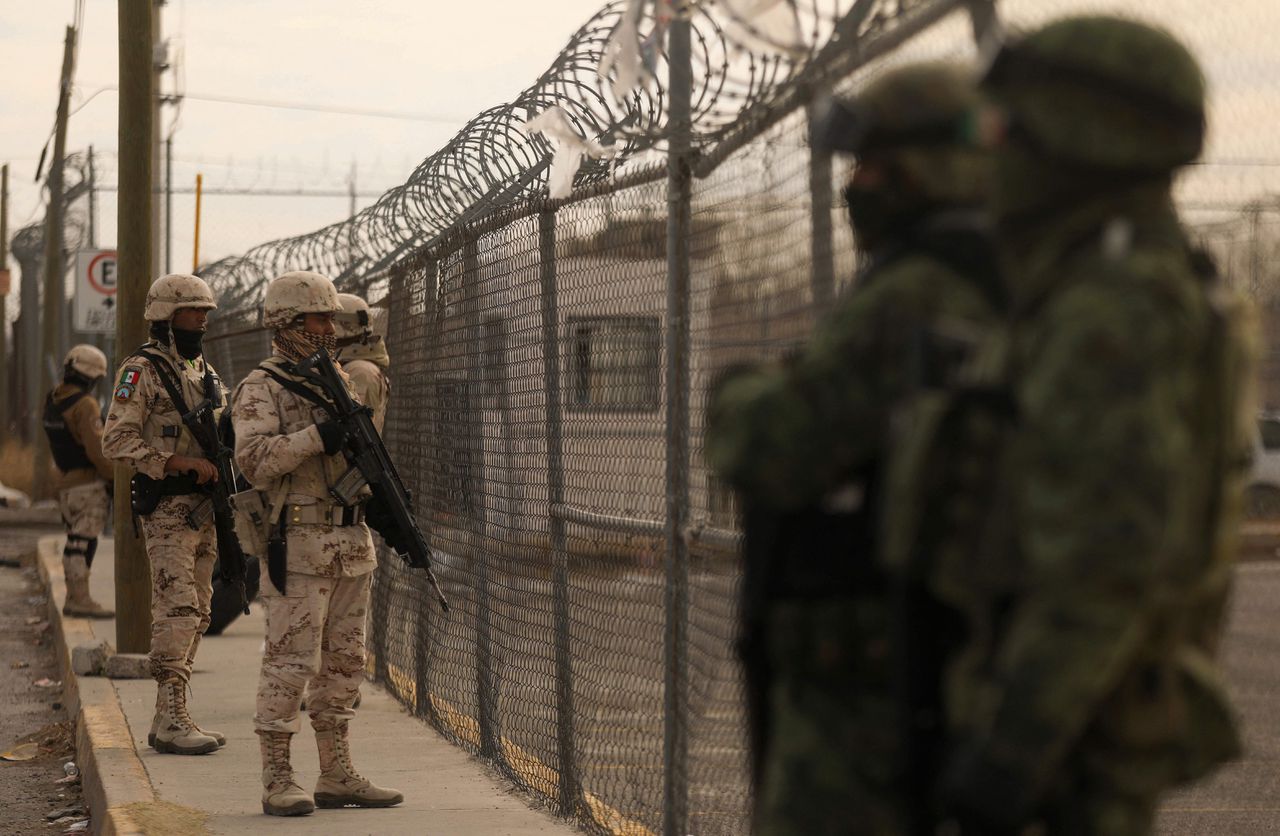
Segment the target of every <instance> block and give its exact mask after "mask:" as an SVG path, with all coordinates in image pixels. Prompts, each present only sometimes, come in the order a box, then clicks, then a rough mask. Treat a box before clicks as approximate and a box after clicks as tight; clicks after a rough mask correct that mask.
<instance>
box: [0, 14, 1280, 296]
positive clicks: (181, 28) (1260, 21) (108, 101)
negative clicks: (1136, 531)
mask: <svg viewBox="0 0 1280 836" xmlns="http://www.w3.org/2000/svg"><path fill="white" fill-rule="evenodd" d="M0 3H2V8H3V13H2V14H0V78H4V79H5V80H6V83H5V84H3V85H0V115H2V118H0V162H4V161H7V162H9V163H10V164H11V172H10V188H11V200H10V231H11V232H12V231H14V230H16V229H17V228H19V227H21V226H22V225H24V224H25V223H28V222H30V221H32V220H34V219H36V218H38V217H40V216H41V214H42V212H43V210H42V208H41V206H40V195H39V191H38V189H37V187H36V185H35V184H33V183H32V176H33V174H34V172H35V165H36V159H37V157H38V155H39V153H40V148H41V145H42V144H43V142H44V140H45V138H46V137H47V136H48V134H49V131H50V129H51V127H52V123H53V116H54V108H55V105H56V93H57V80H58V70H59V67H60V64H61V58H62V40H63V30H64V27H65V26H66V25H67V24H68V23H70V21H71V18H72V12H73V3H72V0H40V2H30V0H0ZM602 5H603V3H602V0H472V2H469V3H456V2H446V0H434V2H422V0H418V1H417V2H406V1H405V0H398V1H397V2H392V0H385V1H384V2H367V0H366V2H358V1H356V0H342V2H339V0H306V2H303V0H270V2H266V1H265V0H253V1H252V2H251V0H216V1H215V0H203V2H198V0H171V2H169V3H168V5H167V6H166V7H165V10H164V15H163V18H164V21H163V31H164V35H165V36H166V37H168V38H171V39H172V41H171V43H172V49H171V55H172V56H174V57H178V56H179V55H180V56H181V61H180V64H181V67H182V69H183V77H184V83H183V86H184V89H185V90H186V91H187V92H189V93H191V94H204V95H213V96H234V97H249V98H257V99H271V100H281V101H289V102H301V103H312V104H316V105H324V106H337V107H344V106H345V107H353V108H362V109H377V110H389V111H402V112H411V113H418V114H431V115H434V116H438V117H439V118H440V120H441V121H437V122H422V121H401V120H392V119H383V118H374V117H361V116H340V115H330V114H318V113H307V112H300V111H292V110H275V109H265V108H259V107H247V106H240V105H231V104H220V103H212V102H200V101H194V100H187V101H186V102H185V104H184V105H183V106H182V109H181V115H180V119H179V121H178V125H177V130H176V132H175V133H174V158H175V163H174V182H175V185H176V186H185V187H190V186H192V185H194V180H195V175H196V172H198V171H199V172H202V173H203V175H204V183H205V186H206V188H218V187H247V188H279V189H284V188H307V189H317V188H325V189H338V190H345V188H346V180H347V177H348V173H349V170H350V168H351V165H352V163H353V162H354V163H355V165H356V168H357V186H358V188H359V190H360V191H362V192H370V191H372V192H378V193H380V192H381V191H383V190H385V189H387V188H390V187H392V186H394V185H397V184H399V183H402V182H404V180H405V179H406V177H407V176H408V174H409V173H410V171H411V170H412V169H413V168H414V167H415V166H416V165H417V164H418V163H419V162H420V161H421V160H422V159H424V158H425V157H427V156H429V155H430V154H431V153H432V152H434V151H435V150H437V149H438V148H440V147H441V146H442V145H443V144H444V143H445V142H446V141H447V140H448V139H449V138H450V137H451V136H453V134H454V133H456V131H457V130H458V129H459V128H461V127H462V126H463V124H464V123H465V122H466V120H467V119H469V118H470V117H471V116H473V115H474V114H475V113H477V112H478V111H480V110H482V109H484V108H487V107H490V106H493V105H497V104H500V103H503V102H506V101H510V100H511V99H512V98H513V97H514V96H515V95H516V94H517V93H518V92H519V91H520V90H521V89H523V88H524V87H526V86H527V85H529V84H530V83H531V82H532V81H533V80H534V79H535V78H536V77H537V76H538V74H539V73H541V72H542V71H543V70H545V69H546V68H547V67H548V66H549V65H550V63H551V62H552V60H553V59H554V58H555V56H556V54H557V52H558V51H559V50H560V48H561V47H562V46H564V44H565V43H566V42H567V41H568V39H569V37H570V35H571V34H572V33H573V32H574V31H575V30H576V29H577V28H578V27H579V26H580V25H582V24H583V23H585V22H586V21H587V20H588V19H589V18H590V17H591V15H592V14H593V13H594V12H595V11H597V10H598V9H599V8H600V7H601V6H602ZM1001 5H1002V8H1003V11H1004V15H1005V17H1006V18H1007V19H1010V20H1012V21H1013V22H1015V23H1034V22H1038V21H1042V20H1044V19H1046V18H1048V17H1053V16H1058V15H1061V14H1066V13H1070V12H1073V11H1084V10H1098V9H1101V10H1108V11H1122V12H1128V13H1131V14H1134V15H1137V16H1140V17H1144V18H1146V19H1149V20H1153V21H1155V22H1160V23H1163V24H1164V25H1166V26H1168V27H1170V28H1172V29H1173V30H1175V31H1176V32H1177V33H1178V34H1179V35H1180V36H1181V37H1183V38H1185V39H1186V40H1187V42H1188V43H1189V44H1190V45H1191V47H1192V49H1193V50H1194V51H1195V52H1196V54H1197V55H1198V57H1199V58H1200V60H1201V61H1202V63H1203V65H1204V66H1205V69H1206V74H1207V76H1208V77H1209V80H1210V85H1211V95H1212V101H1213V111H1212V113H1213V119H1212V124H1211V130H1212V135H1211V144H1210V147H1209V149H1208V151H1207V153H1206V159H1207V160H1208V161H1210V162H1211V164H1210V165H1206V166H1202V167H1199V168H1197V169H1196V170H1194V171H1192V172H1191V174H1190V175H1189V176H1187V177H1186V178H1185V183H1184V188H1183V194H1184V196H1188V195H1189V196H1190V197H1191V198H1193V199H1196V200H1203V201H1209V202H1212V201H1223V202H1228V203H1230V202H1238V201H1243V200H1247V199H1251V198H1254V197H1257V196H1260V195H1264V194H1280V132H1278V131H1277V129H1276V126H1277V125H1278V124H1280V50H1277V48H1276V44H1277V43H1278V42H1280V0H1215V2H1205V0H1003V2H1002V4H1001ZM86 6H87V10H86V18H85V22H84V31H83V33H82V35H81V44H80V50H79V56H78V64H77V67H76V74H75V80H76V88H75V93H74V95H73V97H72V107H73V108H75V107H76V106H78V105H80V104H82V103H85V102H86V100H87V99H88V97H89V96H90V95H92V94H93V92H94V91H96V90H98V89H99V88H101V87H103V86H105V85H114V84H115V83H116V75H117V71H118V66H117V55H116V46H117V36H116V15H117V8H116V3H115V2H111V0H86ZM953 26H955V27H961V22H960V21H955V22H954V23H953ZM949 28H950V27H949ZM951 31H952V32H962V27H961V28H956V29H952V30H951ZM940 34H945V33H940ZM948 37H952V38H954V37H957V36H956V35H950V36H948ZM959 37H963V34H960V35H959ZM922 48H923V47H922ZM911 51H912V50H904V54H906V53H910V52H911ZM171 84H172V82H171V81H167V82H166V89H169V87H170V85H171ZM118 103H119V100H118V97H117V94H116V93H115V92H114V91H105V92H101V93H99V94H98V95H97V96H96V97H94V98H93V99H92V100H90V101H88V102H87V104H84V107H83V109H82V110H80V111H78V112H77V113H75V115H74V116H73V117H72V118H71V121H70V129H69V136H68V142H67V148H68V150H69V151H76V150H81V149H84V148H85V147H86V146H88V145H90V144H92V145H93V146H94V148H95V152H96V153H97V155H98V159H99V165H98V169H99V182H100V183H102V184H103V185H111V186H114V184H115V183H116V170H117V160H116V149H117V143H118V138H117V132H116V114H117V107H118ZM172 118H173V110H172V108H166V110H165V116H164V124H165V125H166V126H168V124H169V123H170V122H171V121H172ZM373 200H374V198H372V197H361V198H359V200H358V203H357V205H358V206H360V207H363V206H367V205H368V204H370V203H372V202H373ZM193 206H194V198H193V197H192V196H191V195H185V194H184V195H175V197H174V222H173V225H174V234H173V243H174V255H173V267H174V269H175V270H187V269H190V266H191V250H192V222H193V211H192V210H193ZM98 207H99V218H100V221H99V233H98V241H99V243H100V244H101V245H106V246H110V245H114V243H115V212H116V200H115V195H114V193H111V192H103V193H101V194H100V195H99V201H98ZM347 214H348V200H347V198H346V197H333V198H296V197H228V196H217V195H207V196H206V197H205V200H204V204H203V225H202V229H201V253H200V254H201V261H212V260H214V259H217V258H219V257H221V256H224V255H230V254H234V253H240V252H243V251H245V250H247V249H249V248H250V247H252V246H254V245H256V244H259V243H262V242H264V241H268V240H271V239H273V238H278V237H281V236H286V235H296V234H300V233H304V232H308V231H311V230H314V229H318V228H320V227H322V226H325V225H327V224H329V223H333V222H334V221H338V220H341V219H342V218H344V217H346V216H347ZM11 266H12V267H14V268H15V270H16V266H17V265H16V264H11ZM15 296H16V294H15ZM13 307H16V305H12V306H11V309H12V308H13Z"/></svg>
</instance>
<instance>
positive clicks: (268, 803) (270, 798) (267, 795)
mask: <svg viewBox="0 0 1280 836" xmlns="http://www.w3.org/2000/svg"><path fill="white" fill-rule="evenodd" d="M291 737H293V735H292V734H290V733H289V732H258V742H259V744H260V745H261V746H262V812H264V813H266V814H267V815H268V816H305V815H307V814H308V813H311V812H314V811H315V809H316V805H315V802H314V801H312V800H311V796H309V795H307V791H306V790H304V789H303V788H302V787H300V786H298V784H297V782H296V781H294V780H293V767H292V766H291V765H290V764H289V738H291Z"/></svg>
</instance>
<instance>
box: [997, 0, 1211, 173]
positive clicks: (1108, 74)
mask: <svg viewBox="0 0 1280 836" xmlns="http://www.w3.org/2000/svg"><path fill="white" fill-rule="evenodd" d="M982 87H983V88H984V90H985V91H986V92H988V93H989V94H990V96H991V97H992V98H993V99H994V100H995V101H996V102H997V103H998V104H999V105H1001V106H1002V107H1003V108H1004V109H1005V110H1006V111H1007V114H1008V117H1009V123H1010V124H1009V130H1010V132H1011V136H1012V135H1014V132H1016V134H1017V135H1021V136H1022V137H1023V139H1024V140H1025V141H1027V142H1029V143H1030V144H1031V145H1032V147H1033V149H1035V150H1037V151H1038V152H1040V153H1043V154H1046V155H1048V156H1051V157H1053V158H1054V159H1057V160H1060V161H1062V162H1064V163H1067V164H1074V165H1081V166H1089V167H1094V168H1104V169H1115V170H1130V171H1151V172H1159V171H1169V170H1172V169H1174V168H1176V167H1178V166H1181V165H1185V164H1187V163H1189V162H1191V161H1192V160H1194V159H1195V158H1196V157H1197V156H1199V154H1200V150H1201V147H1202V146H1203V144H1204V133H1205V81H1204V76H1203V74H1202V73H1201V72H1200V67H1199V65H1198V64H1197V63H1196V60H1195V58H1194V57H1192V55H1191V53H1190V52H1188V51H1187V49H1186V47H1184V46H1183V45H1182V44H1181V43H1179V42H1178V40H1177V39H1175V38H1174V37H1173V36H1172V35H1170V34H1169V33H1168V32H1166V31H1164V30H1163V29H1159V28H1156V27H1154V26H1149V25H1147V24H1144V23H1139V22H1137V21H1133V20H1127V19H1125V18H1121V17H1110V16H1081V17H1070V18H1065V19H1063V20H1059V21H1057V22H1054V23H1050V24H1048V25H1047V26H1045V27H1043V28H1041V29H1039V30H1036V31H1034V32H1032V33H1030V34H1028V35H1026V36H1025V37H1023V38H1021V39H1018V40H1015V41H1014V42H1012V43H1010V44H1007V45H1005V46H1004V47H1003V48H1002V49H1001V50H1000V51H999V52H998V53H997V54H996V55H995V57H994V59H993V60H992V63H991V67H990V69H989V70H988V71H987V74H986V77H985V78H984V80H983V83H982Z"/></svg>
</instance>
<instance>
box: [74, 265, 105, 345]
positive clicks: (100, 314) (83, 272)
mask: <svg viewBox="0 0 1280 836" xmlns="http://www.w3.org/2000/svg"><path fill="white" fill-rule="evenodd" d="M73 309H74V312H75V316H74V317H73V320H74V321H73V322H72V326H71V327H72V328H74V329H75V330H77V331H87V332H89V333H97V334H113V333H115V330H116V251H115V250H81V251H80V252H78V253H76V295H75V305H74V308H73Z"/></svg>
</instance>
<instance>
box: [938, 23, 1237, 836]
mask: <svg viewBox="0 0 1280 836" xmlns="http://www.w3.org/2000/svg"><path fill="white" fill-rule="evenodd" d="M984 87H985V90H986V91H987V92H988V93H989V94H990V96H991V98H992V99H993V100H994V102H995V104H996V106H997V110H998V111H999V112H1000V113H1002V115H1003V124H1004V126H1005V131H1004V139H1003V142H1002V145H1001V147H1000V151H999V154H998V155H997V169H996V171H997V178H996V183H997V185H996V190H995V201H994V208H995V213H996V217H997V222H998V226H999V236H1000V243H1001V246H1002V249H1003V255H1004V256H1005V257H1006V259H1007V264H1008V267H1009V271H1010V286H1011V288H1012V296H1013V304H1014V308H1015V311H1016V315H1017V321H1016V323H1015V326H1014V332H1013V339H1012V342H1011V344H1010V352H1011V354H1010V357H1009V359H1008V362H1007V367H1008V368H1009V369H1011V370H1012V371H1011V372H1009V377H1008V381H1009V383H1008V392H1009V396H1010V398H1011V400H1012V404H1011V406H1012V410H1011V414H1012V416H1013V417H1012V422H1011V425H1010V426H1011V429H1010V431H1009V433H1008V435H1007V437H1006V442H1005V445H1004V446H1005V448H1006V455H1004V456H1003V457H1002V460H1001V473H1000V476H999V480H998V483H997V485H998V490H997V492H996V494H995V496H994V497H993V498H992V502H993V507H992V508H990V509H989V511H990V513H989V515H988V519H987V521H986V523H987V524H986V526H985V529H984V530H983V531H969V532H963V536H961V538H960V539H961V540H962V541H963V542H969V543H981V544H982V545H983V547H984V548H983V549H982V550H981V552H980V553H979V555H978V557H979V559H980V560H981V561H982V566H981V570H980V571H973V570H972V569H968V570H966V569H964V568H963V567H957V569H956V571H955V572H954V573H953V577H952V581H953V583H952V585H951V587H950V588H951V589H952V590H953V591H954V592H956V593H957V594H958V599H957V600H958V603H959V604H960V606H962V607H963V608H964V609H966V610H967V611H968V612H969V613H970V615H971V618H972V620H971V622H970V629H969V630H968V632H967V636H968V637H969V646H968V647H967V648H966V650H965V653H964V655H963V657H961V663H960V664H959V665H958V667H957V668H956V670H955V671H954V675H953V677H952V679H951V685H952V687H951V689H950V692H949V703H950V707H951V708H952V714H953V718H954V720H955V722H956V723H957V724H958V734H959V739H958V740H957V741H956V743H957V745H956V746H955V748H954V750H953V756H952V757H951V759H950V761H949V763H948V765H947V767H946V769H945V771H944V775H943V780H942V792H943V796H944V798H945V799H946V800H947V801H948V802H949V803H950V806H951V809H952V810H953V811H954V813H955V816H956V819H957V820H958V821H959V822H960V823H961V825H962V826H963V832H965V833H970V832H973V833H983V834H1002V833H1021V832H1023V830H1024V829H1025V828H1027V827H1028V826H1031V825H1033V824H1035V823H1037V822H1038V823H1039V824H1040V826H1041V827H1042V828H1043V829H1044V830H1043V832H1047V833H1049V834H1061V836H1067V834H1071V836H1082V835H1083V836H1087V834H1125V836H1131V835H1132V834H1143V833H1149V832H1151V829H1152V826H1153V819H1154V816H1155V811H1156V807H1157V804H1158V802H1159V800H1160V797H1161V794H1162V793H1164V792H1166V791H1167V790H1169V789H1170V788H1172V787H1175V786H1177V785H1180V784H1183V783H1185V782H1188V781H1191V780H1194V779H1196V778H1200V777H1202V776H1204V775H1206V774H1208V773H1209V772H1211V771H1212V770H1213V769H1214V768H1215V767H1216V766H1217V765H1219V764H1221V763H1223V762H1224V761H1226V760H1229V759H1231V758H1233V757H1235V756H1236V755H1237V754H1238V753H1239V751H1240V741H1239V738H1238V735H1237V731H1236V727H1235V722H1234V720H1233V717H1232V712H1231V710H1230V706H1229V704H1228V701H1227V695H1226V689H1225V688H1224V684H1223V682H1222V679H1221V676H1220V673H1219V671H1218V667H1217V664H1216V662H1215V661H1214V655H1215V650H1216V645H1217V642H1218V637H1219V633H1220V630H1221V626H1222V619H1223V611H1224V608H1225V603H1226V600H1227V594H1228V590H1229V586H1230V582H1231V576H1232V559H1233V554H1234V545H1235V543H1234V540H1235V530H1236V522H1237V513H1238V509H1239V504H1240V487H1241V482H1242V478H1243V477H1244V475H1245V466H1246V463H1247V460H1248V453H1249V450H1250V439H1251V435H1250V431H1249V424H1250V419H1251V409H1250V405H1249V403H1250V398H1249V394H1250V392H1249V390H1250V386H1251V379H1252V353H1253V352H1252V346H1251V343H1250V339H1251V337H1250V327H1249V324H1248V322H1247V317H1243V318H1242V316H1241V314H1242V312H1243V311H1242V309H1241V307H1240V305H1239V303H1238V302H1237V301H1236V300H1234V299H1232V298H1230V297H1229V296H1228V295H1227V294H1226V292H1225V290H1224V289H1223V288H1222V287H1220V286H1218V285H1217V283H1216V282H1215V281H1214V280H1213V278H1212V277H1208V276H1205V275H1199V274H1197V272H1196V270H1195V269H1194V266H1193V264H1194V257H1193V254H1192V253H1191V250H1190V247H1189V246H1188V243H1187V240H1186V237H1185V235H1184V232H1183V229H1182V227H1181V226H1180V224H1179V220H1178V217H1177V215H1176V214H1175V211H1174V206H1173V201H1172V197H1171V194H1170V181H1171V178H1172V176H1173V174H1174V172H1175V170H1176V169H1177V168H1179V167H1181V166H1184V165H1186V164H1188V163H1190V162H1191V161H1192V160H1194V159H1195V158H1196V156H1197V155H1198V154H1199V153H1200V149H1201V144H1202V141H1203V137H1204V116H1205V87H1204V80H1203V78H1202V76H1201V73H1200V70H1199V68H1198V67H1197V65H1196V62H1195V60H1194V59H1193V58H1192V57H1191V55H1189V54H1188V53H1187V51H1186V50H1185V49H1184V48H1183V47H1182V46H1181V45H1180V44H1179V43H1178V42H1177V41H1175V40H1174V39H1173V38H1172V37H1171V36H1169V35H1168V34H1167V33H1165V32H1163V31H1161V30H1158V29H1154V28H1151V27H1149V26H1145V25H1142V24H1138V23H1134V22H1130V21H1126V20H1122V19H1116V18H1106V17H1079V18H1072V19H1067V20H1063V21H1060V22H1057V23H1053V24H1050V25H1048V26H1046V27H1044V28H1043V29H1040V30H1039V31H1036V32H1034V33H1032V34H1030V35H1028V36H1026V37H1024V38H1022V39H1021V40H1018V41H1016V42H1014V43H1012V44H1010V45H1007V46H1005V47H1004V49H1003V50H1002V51H1001V52H1000V53H999V55H998V56H997V57H996V58H995V61H994V63H993V65H992V66H991V68H990V70H989V72H988V74H987V76H986V79H985V82H984ZM1038 832H1040V831H1038Z"/></svg>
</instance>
